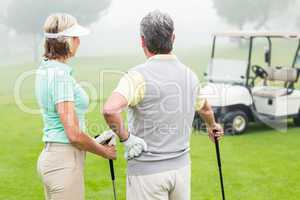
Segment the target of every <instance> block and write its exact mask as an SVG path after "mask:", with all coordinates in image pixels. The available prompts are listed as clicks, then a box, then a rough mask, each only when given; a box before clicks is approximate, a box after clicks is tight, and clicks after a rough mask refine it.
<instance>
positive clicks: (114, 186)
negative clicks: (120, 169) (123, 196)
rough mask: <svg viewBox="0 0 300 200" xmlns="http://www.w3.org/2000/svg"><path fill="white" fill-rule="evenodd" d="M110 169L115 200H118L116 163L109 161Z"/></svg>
mask: <svg viewBox="0 0 300 200" xmlns="http://www.w3.org/2000/svg"><path fill="white" fill-rule="evenodd" d="M109 169H110V176H111V180H112V185H113V192H114V200H117V193H116V183H115V179H116V178H115V169H114V161H113V160H109Z"/></svg>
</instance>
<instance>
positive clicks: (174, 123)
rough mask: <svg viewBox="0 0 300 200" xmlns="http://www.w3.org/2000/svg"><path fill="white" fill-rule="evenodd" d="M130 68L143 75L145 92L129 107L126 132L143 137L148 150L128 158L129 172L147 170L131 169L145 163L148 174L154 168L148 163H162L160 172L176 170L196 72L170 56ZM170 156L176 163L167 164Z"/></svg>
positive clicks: (185, 144) (184, 150)
mask: <svg viewBox="0 0 300 200" xmlns="http://www.w3.org/2000/svg"><path fill="white" fill-rule="evenodd" d="M131 71H135V72H138V73H140V74H141V75H142V76H143V78H144V83H145V87H144V90H145V91H144V97H143V99H142V100H141V102H139V103H138V104H137V105H135V106H132V107H129V111H128V122H129V125H128V126H129V132H130V133H131V134H134V135H136V136H138V137H140V138H142V139H144V140H145V142H146V143H147V145H148V150H147V152H144V153H142V155H141V156H140V157H137V158H135V159H134V160H131V161H129V167H128V169H129V172H131V171H132V172H133V173H135V171H136V173H138V174H140V173H148V172H146V171H148V170H146V169H144V170H143V171H144V172H142V171H140V170H138V169H136V170H135V166H137V165H145V164H146V165H148V166H147V167H146V168H149V169H151V170H150V171H151V173H153V172H154V171H153V170H156V169H155V168H154V167H151V166H149V165H152V164H153V165H156V164H163V165H165V167H159V168H157V169H160V170H162V171H165V170H172V169H176V168H178V167H180V161H179V160H180V159H182V158H183V157H186V158H185V159H184V161H182V165H186V164H187V163H186V162H187V160H189V158H188V157H189V156H188V152H189V137H190V129H191V126H192V121H193V118H194V113H195V108H194V105H195V101H196V98H197V96H196V95H197V94H196V91H197V90H196V88H197V84H198V80H197V77H196V75H195V74H194V73H193V72H192V71H191V70H190V69H189V68H187V67H186V66H185V65H183V64H182V63H181V62H180V61H179V60H178V59H177V58H176V57H175V56H173V55H157V56H153V57H152V58H150V59H149V60H148V61H147V62H146V63H145V64H143V65H139V66H137V67H135V68H133V69H132V70H131ZM172 159H174V160H173V161H176V160H177V159H178V160H177V161H179V164H178V165H175V166H174V165H173V166H172V165H170V163H171V162H173V161H172ZM150 161H151V163H150ZM153 161H154V162H153ZM166 161H167V162H166ZM169 161H170V162H169ZM159 162H161V163H159ZM183 162H184V163H183ZM138 168H143V167H138ZM138 171H139V172H138ZM155 172H156V171H155ZM149 173H150V172H149Z"/></svg>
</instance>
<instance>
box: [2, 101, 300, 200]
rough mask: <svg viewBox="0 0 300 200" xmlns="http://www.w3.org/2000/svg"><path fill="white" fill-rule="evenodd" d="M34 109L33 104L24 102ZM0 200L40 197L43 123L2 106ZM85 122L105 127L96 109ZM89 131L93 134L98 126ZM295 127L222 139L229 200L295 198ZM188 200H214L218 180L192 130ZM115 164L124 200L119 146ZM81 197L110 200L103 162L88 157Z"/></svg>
mask: <svg viewBox="0 0 300 200" xmlns="http://www.w3.org/2000/svg"><path fill="white" fill-rule="evenodd" d="M28 105H32V106H34V103H28ZM0 109H1V114H2V116H5V117H3V118H2V119H1V124H0V130H1V135H0V137H1V141H0V149H1V150H0V163H1V164H0V177H1V181H0V199H1V200H2V199H3V200H20V199H22V200H27V199H28V200H35V199H42V197H43V192H42V187H41V183H40V180H39V178H38V176H37V173H36V160H37V157H38V155H39V153H40V151H41V149H42V143H41V135H42V133H41V128H42V122H41V119H40V117H39V116H38V115H28V114H26V113H23V112H21V111H20V110H19V108H17V107H16V106H15V105H14V104H6V105H1V106H0ZM88 122H89V124H90V125H92V124H104V121H103V119H102V118H100V117H99V113H98V109H95V110H94V111H93V112H91V113H89V114H88ZM92 127H94V128H91V129H90V133H92V134H95V133H96V132H97V128H95V126H92ZM299 141H300V133H299V129H298V128H294V127H292V126H291V127H290V129H289V131H288V132H287V133H279V132H276V131H274V130H272V129H270V128H268V127H265V126H263V125H253V126H252V127H251V129H250V131H249V132H248V133H246V134H244V135H241V136H235V137H225V138H224V140H223V141H222V143H221V153H222V160H223V171H224V178H225V188H226V193H227V196H228V199H243V200H268V199H270V200H277V199H278V200H279V199H288V200H293V199H295V200H296V199H299V198H300V189H299V184H298V181H299V180H300V173H299V166H300V160H299V154H300V149H299ZM191 149H192V151H191V154H192V199H193V200H214V199H219V196H220V193H219V178H218V174H217V165H216V158H215V151H214V146H213V144H212V143H211V142H210V141H209V140H208V139H207V136H205V135H203V134H200V133H199V132H193V135H192V138H191ZM118 154H119V158H118V160H117V161H116V162H115V163H116V176H117V188H118V196H119V197H120V199H125V172H126V164H125V161H124V159H123V157H122V155H123V148H122V146H121V145H119V146H118ZM85 178H86V179H85V180H86V199H93V200H94V199H95V200H96V199H99V200H100V199H112V192H111V191H112V188H111V182H110V176H109V168H108V162H107V161H106V160H104V159H101V158H98V157H96V156H94V155H91V154H89V155H88V156H87V162H86V170H85Z"/></svg>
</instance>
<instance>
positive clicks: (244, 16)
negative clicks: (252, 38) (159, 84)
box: [0, 0, 300, 65]
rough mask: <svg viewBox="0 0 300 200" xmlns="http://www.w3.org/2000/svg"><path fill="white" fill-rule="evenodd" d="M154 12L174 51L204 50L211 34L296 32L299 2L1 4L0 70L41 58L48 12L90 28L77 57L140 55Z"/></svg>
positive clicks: (53, 0)
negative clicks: (162, 15) (168, 20)
mask: <svg viewBox="0 0 300 200" xmlns="http://www.w3.org/2000/svg"><path fill="white" fill-rule="evenodd" d="M155 9H160V10H162V11H164V12H168V13H169V14H171V16H172V17H173V19H174V21H175V29H176V30H175V31H176V44H175V50H184V49H199V48H202V47H204V46H208V45H209V43H210V41H211V40H210V33H211V32H214V31H225V30H240V29H243V30H268V31H272V30H273V31H298V30H299V29H300V28H299V27H300V12H299V10H300V2H299V0H286V1H282V0H243V1H241V0H201V1H199V0H189V1H182V0H163V1H162V0H152V1H148V0H127V1H125V0H86V1H82V0H38V1H37V0H22V1H20V0H1V1H0V44H1V49H0V59H1V60H0V65H1V64H5V63H20V62H24V61H26V62H30V61H32V60H35V61H37V60H38V59H40V56H41V53H42V51H43V47H42V45H43V37H42V25H43V22H44V20H45V18H46V16H48V15H49V14H50V13H53V12H68V13H70V14H73V15H75V16H76V17H77V18H78V21H79V23H82V24H83V25H85V26H87V27H89V28H90V29H91V31H92V34H91V35H89V36H87V37H84V38H82V45H81V48H80V51H79V56H105V55H119V54H141V53H142V51H141V49H140V46H139V22H140V20H141V18H142V17H143V16H144V15H145V14H147V13H148V12H149V11H152V10H155Z"/></svg>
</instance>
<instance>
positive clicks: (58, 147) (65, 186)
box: [37, 143, 85, 200]
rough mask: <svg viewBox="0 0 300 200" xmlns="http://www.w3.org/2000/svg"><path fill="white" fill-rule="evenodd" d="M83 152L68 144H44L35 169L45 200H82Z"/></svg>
mask: <svg viewBox="0 0 300 200" xmlns="http://www.w3.org/2000/svg"><path fill="white" fill-rule="evenodd" d="M84 161H85V152H84V151H80V150H79V149H77V148H75V147H73V146H72V145H70V144H59V143H46V145H45V148H44V150H43V151H42V153H41V154H40V157H39V159H38V164H37V169H38V173H39V175H40V177H41V179H42V182H43V184H44V189H45V199H46V200H84V175H83V171H84Z"/></svg>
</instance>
